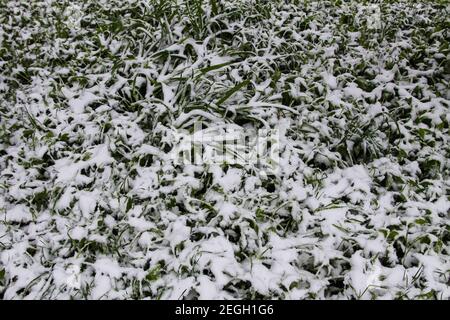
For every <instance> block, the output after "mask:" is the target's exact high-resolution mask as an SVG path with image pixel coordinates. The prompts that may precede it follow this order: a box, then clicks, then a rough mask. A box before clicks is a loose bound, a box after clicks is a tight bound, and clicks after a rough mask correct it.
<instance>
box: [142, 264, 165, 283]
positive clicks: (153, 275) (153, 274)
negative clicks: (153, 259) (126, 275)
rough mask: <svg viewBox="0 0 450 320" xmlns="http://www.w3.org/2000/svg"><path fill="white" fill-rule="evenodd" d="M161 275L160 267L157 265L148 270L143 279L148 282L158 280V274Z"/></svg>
mask: <svg viewBox="0 0 450 320" xmlns="http://www.w3.org/2000/svg"><path fill="white" fill-rule="evenodd" d="M160 275H161V269H160V267H159V265H157V266H156V267H154V268H152V269H150V270H149V272H148V273H147V275H146V276H145V279H146V280H147V281H149V282H152V281H156V280H158V278H159V276H160Z"/></svg>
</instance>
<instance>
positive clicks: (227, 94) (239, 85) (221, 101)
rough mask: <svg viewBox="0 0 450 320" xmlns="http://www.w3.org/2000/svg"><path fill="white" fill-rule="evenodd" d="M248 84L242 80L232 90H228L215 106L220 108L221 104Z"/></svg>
mask: <svg viewBox="0 0 450 320" xmlns="http://www.w3.org/2000/svg"><path fill="white" fill-rule="evenodd" d="M249 83H250V80H244V81H242V82H241V83H238V84H237V85H235V86H234V87H233V88H231V89H230V90H228V91H227V92H226V93H225V95H224V96H223V97H222V98H221V99H219V101H217V103H216V104H217V105H218V106H220V105H221V104H222V103H224V102H225V101H227V100H228V98H230V97H231V96H232V95H233V94H235V93H236V92H238V91H239V90H241V88H243V87H245V86H246V85H248V84H249Z"/></svg>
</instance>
